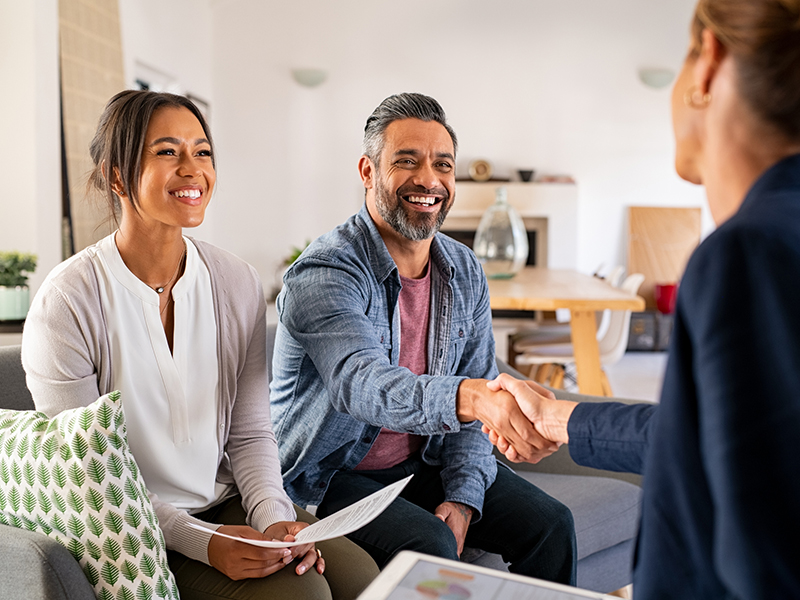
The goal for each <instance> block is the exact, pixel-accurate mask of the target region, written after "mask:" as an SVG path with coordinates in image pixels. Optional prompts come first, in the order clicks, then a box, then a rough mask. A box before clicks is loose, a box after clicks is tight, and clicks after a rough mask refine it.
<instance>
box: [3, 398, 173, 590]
mask: <svg viewBox="0 0 800 600" xmlns="http://www.w3.org/2000/svg"><path fill="white" fill-rule="evenodd" d="M119 398H120V394H119V392H112V393H111V394H107V395H106V396H102V397H101V398H100V399H98V400H97V401H96V402H94V403H92V404H91V405H89V406H88V407H86V408H77V409H73V410H67V411H64V412H62V413H60V414H58V415H56V416H55V417H53V418H52V419H48V418H47V416H46V415H45V414H44V413H39V412H34V411H12V410H0V523H2V524H4V525H12V526H14V527H19V528H25V529H29V530H31V531H40V532H43V533H45V534H46V535H48V536H49V537H51V538H53V539H55V540H56V541H57V542H59V543H61V544H63V545H64V546H65V547H66V548H67V549H68V550H69V551H70V552H71V553H72V555H73V556H74V557H75V559H76V560H78V562H79V563H80V565H81V567H82V568H83V572H84V574H85V575H86V578H87V579H88V580H89V582H90V583H91V584H92V586H93V587H94V589H95V593H96V594H97V597H98V598H99V599H101V600H106V599H109V600H110V599H119V598H131V600H133V599H134V598H170V599H173V598H174V599H175V600H177V598H178V590H177V586H176V585H175V580H174V578H173V576H172V573H171V572H170V571H169V566H168V564H167V554H166V548H165V545H164V538H163V535H162V533H161V530H160V529H159V527H158V520H157V518H156V515H155V511H154V510H153V505H152V504H151V502H150V499H149V497H148V496H147V489H146V488H145V485H144V481H143V480H142V478H141V476H140V474H139V469H138V467H137V466H136V462H135V461H134V459H133V455H132V454H131V452H130V450H129V448H128V445H127V439H126V428H125V417H124V413H123V411H122V404H121V403H120V399H119Z"/></svg>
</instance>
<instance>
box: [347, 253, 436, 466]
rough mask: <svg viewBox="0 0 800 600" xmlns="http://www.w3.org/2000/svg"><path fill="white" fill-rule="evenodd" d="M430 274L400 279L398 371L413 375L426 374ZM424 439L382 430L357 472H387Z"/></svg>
mask: <svg viewBox="0 0 800 600" xmlns="http://www.w3.org/2000/svg"><path fill="white" fill-rule="evenodd" d="M430 273H431V270H430V268H426V270H425V274H424V275H423V276H422V277H421V278H420V279H408V278H407V277H403V276H400V283H402V284H403V289H402V290H400V298H399V301H398V303H399V305H400V358H399V364H400V366H401V367H406V368H407V369H408V370H409V371H411V372H412V373H414V374H415V375H424V374H425V373H427V372H428V316H429V314H430V305H431V274H430ZM424 441H425V437H424V436H421V435H412V434H408V433H399V432H397V431H392V430H391V429H386V428H385V427H384V428H383V429H381V432H380V434H379V435H378V438H377V439H376V440H375V443H374V444H372V448H370V449H369V452H368V453H367V455H366V456H365V457H364V460H362V461H361V462H360V463H359V464H358V466H357V467H356V470H373V469H388V468H389V467H393V466H395V465H398V464H400V463H401V462H403V461H404V460H406V459H407V458H409V457H410V456H412V455H414V454H416V453H417V452H419V449H420V448H421V447H422V444H423V442H424Z"/></svg>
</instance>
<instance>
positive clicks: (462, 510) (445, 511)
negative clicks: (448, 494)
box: [433, 502, 472, 556]
mask: <svg viewBox="0 0 800 600" xmlns="http://www.w3.org/2000/svg"><path fill="white" fill-rule="evenodd" d="M433 514H434V515H436V516H437V517H439V518H440V519H441V520H442V521H444V522H445V523H446V524H447V526H448V527H449V528H450V530H451V531H452V532H453V535H454V536H455V538H456V544H458V555H459V556H461V552H463V550H464V540H465V539H466V537H467V529H468V528H469V522H470V521H471V520H472V509H471V508H470V507H469V506H467V505H466V504H461V503H460V502H442V503H441V504H440V505H439V506H437V507H436V510H435V511H434V513H433Z"/></svg>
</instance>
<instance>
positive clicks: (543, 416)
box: [483, 374, 577, 462]
mask: <svg viewBox="0 0 800 600" xmlns="http://www.w3.org/2000/svg"><path fill="white" fill-rule="evenodd" d="M486 385H487V387H488V388H489V389H490V390H493V391H499V390H505V391H507V392H509V393H511V394H513V396H514V399H515V400H516V402H517V404H518V405H519V407H520V410H521V411H522V413H523V414H524V415H525V416H526V417H527V418H528V419H529V420H530V421H531V423H533V425H534V426H535V428H536V431H537V432H538V433H539V434H541V435H542V437H544V438H545V439H548V440H552V441H553V442H556V443H557V444H558V445H561V444H566V443H567V442H569V432H568V430H567V424H568V423H569V417H570V415H571V414H572V411H573V410H574V409H575V407H576V406H577V402H570V401H568V400H556V399H555V396H554V395H553V393H552V392H551V391H549V390H547V389H545V388H543V387H542V386H541V385H539V384H538V383H535V382H533V381H529V380H519V379H515V378H513V377H511V376H510V375H506V374H501V375H500V376H498V377H497V379H495V380H494V381H490V382H488V383H487V384H486ZM483 431H484V432H485V433H488V434H489V440H490V441H491V442H492V443H493V444H495V445H496V446H497V449H498V450H500V452H502V453H503V454H504V455H505V456H506V458H508V459H509V460H511V461H513V462H522V461H527V462H530V461H528V460H527V458H525V456H524V455H523V453H521V452H520V451H519V449H518V448H517V447H516V445H515V444H514V442H513V441H511V440H510V439H509V438H508V437H507V436H505V435H504V434H503V433H502V432H500V431H498V430H497V429H494V428H492V427H489V426H487V425H486V424H484V426H483Z"/></svg>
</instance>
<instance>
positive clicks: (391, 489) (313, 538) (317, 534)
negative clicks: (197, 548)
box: [189, 475, 413, 548]
mask: <svg viewBox="0 0 800 600" xmlns="http://www.w3.org/2000/svg"><path fill="white" fill-rule="evenodd" d="M412 477H413V475H409V476H408V477H406V478H405V479H401V480H400V481H395V482H394V483H393V484H391V485H387V486H386V487H385V488H383V489H382V490H378V491H377V492H375V493H374V494H370V495H369V496H367V497H366V498H362V499H361V500H359V501H358V502H356V503H355V504H351V505H350V506H348V507H346V508H343V509H342V510H340V511H338V512H335V513H333V514H332V515H330V516H329V517H325V518H324V519H322V520H320V521H317V522H316V523H312V524H311V525H309V526H308V527H306V528H305V529H303V530H302V531H300V533H298V534H297V535H296V536H295V539H296V540H297V541H295V542H281V541H266V540H250V539H247V538H242V537H236V536H233V535H227V534H224V533H219V532H218V531H214V530H213V529H208V528H207V527H202V526H200V525H195V524H194V523H189V526H190V527H194V528H195V529H200V530H201V531H208V532H210V533H213V534H214V535H221V536H222V537H226V538H230V539H232V540H237V541H240V542H244V543H245V544H252V545H253V546H261V547H262V548H288V547H290V546H300V545H302V544H314V543H316V542H323V541H325V540H330V539H332V538H336V537H341V536H343V535H347V534H348V533H352V532H353V531H355V530H356V529H361V528H362V527H363V526H364V525H366V524H367V523H369V522H370V521H372V519H374V518H375V517H377V516H378V515H379V514H381V513H382V512H383V511H384V510H385V509H386V507H387V506H389V505H390V504H391V503H392V501H394V499H395V498H397V496H398V495H399V494H400V492H402V491H403V488H404V487H406V484H407V483H408V482H409V481H410V480H411V478H412Z"/></svg>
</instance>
